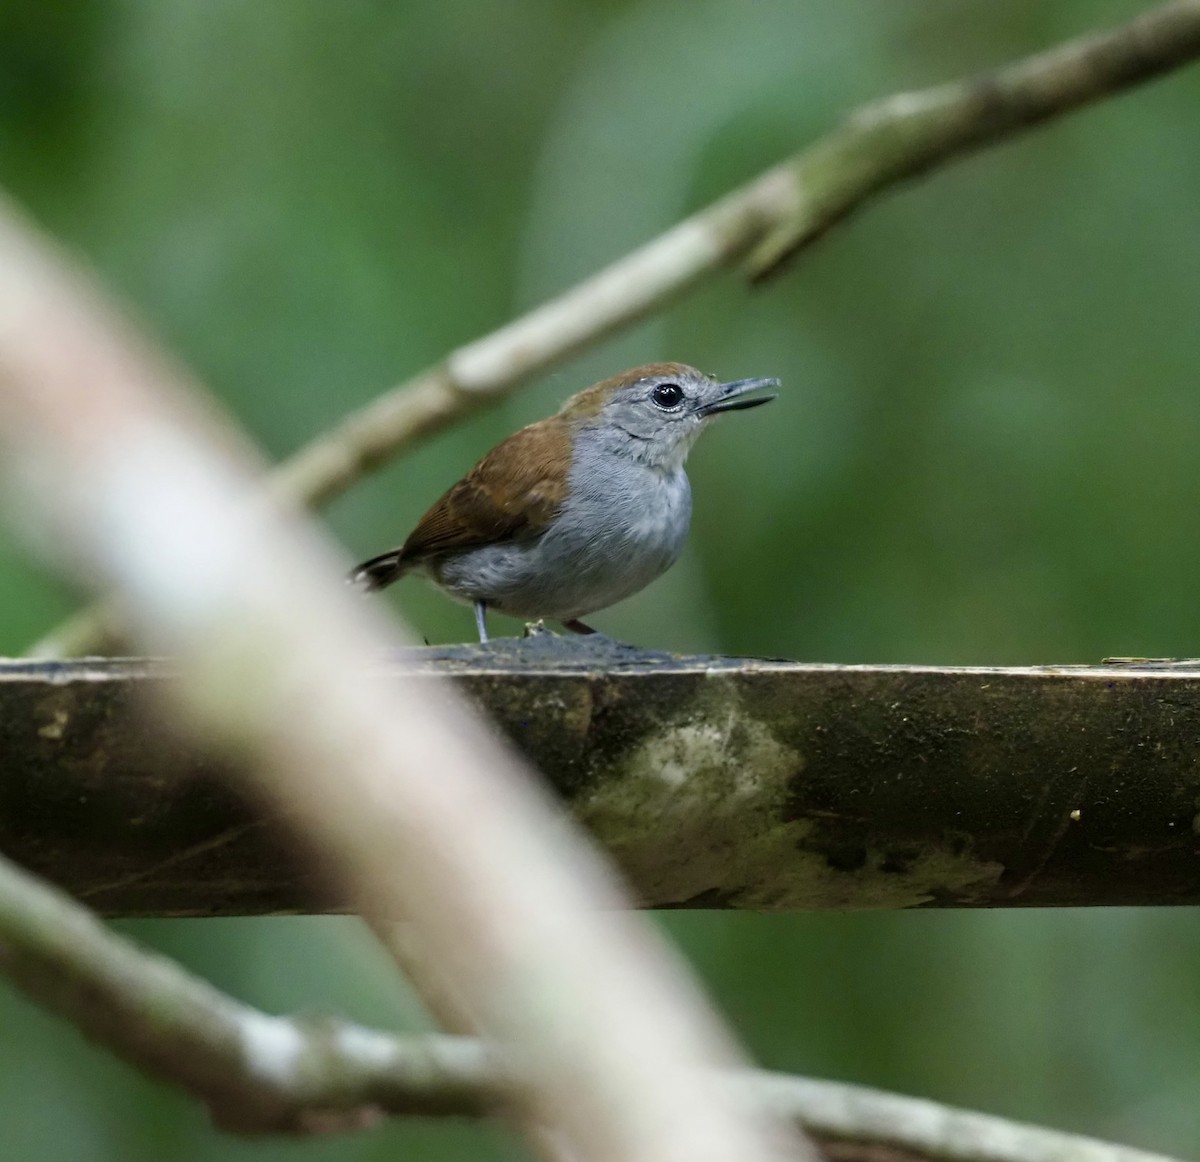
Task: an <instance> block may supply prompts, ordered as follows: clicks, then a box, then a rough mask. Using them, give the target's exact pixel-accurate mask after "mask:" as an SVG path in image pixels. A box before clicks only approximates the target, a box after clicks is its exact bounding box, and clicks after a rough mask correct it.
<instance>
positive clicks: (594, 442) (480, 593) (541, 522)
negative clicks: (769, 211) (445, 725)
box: [347, 363, 779, 642]
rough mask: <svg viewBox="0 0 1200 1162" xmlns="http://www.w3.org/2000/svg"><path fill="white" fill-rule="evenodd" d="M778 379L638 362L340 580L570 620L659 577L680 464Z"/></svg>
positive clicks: (681, 503)
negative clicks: (432, 588)
mask: <svg viewBox="0 0 1200 1162" xmlns="http://www.w3.org/2000/svg"><path fill="white" fill-rule="evenodd" d="M778 386H779V380H778V379H775V378H766V379H736V380H733V381H732V382H726V383H722V382H719V381H718V380H717V379H716V378H714V377H713V376H710V375H705V374H704V373H703V372H701V371H697V370H696V368H694V367H689V366H688V365H687V364H685V363H647V364H644V365H642V366H640V367H634V368H632V369H630V370H628V371H624V372H621V373H620V374H619V375H614V376H612V377H611V378H608V379H604V380H602V381H600V382H599V383H596V384H593V385H592V386H591V387H588V388H585V389H584V390H583V391H580V392H578V393H577V394H575V395H573V396H571V398H570V399H568V400H567V401H566V403H565V404H563V406H562V407H561V408H560V409H559V411H558V412H556V413H555V414H554V415H552V416H549V417H547V418H546V419H543V420H538V421H537V422H536V423H532V424H529V425H528V426H527V427H524V428H521V429H520V431H518V432H515V433H514V434H513V435H511V436H509V437H508V439H506V440H503V441H502V442H501V443H499V444H497V445H496V447H495V448H493V449H492V450H491V451H490V452H489V453H488V454H487V455H486V456H484V457H483V459H482V460H480V461H479V462H478V463H477V464H476V465H475V467H474V468H472V469H471V471H470V472H468V473H467V474H466V476H464V477H463V478H462V479H461V480H460V481H458V483H457V484H454V485H453V486H451V487H450V488H449V489H447V490H446V492H444V493H443V494H442V496H441V497H440V498H439V499H438V500H437V501H436V503H435V504H434V505H433V507H432V508H430V509H429V511H428V512H426V513H425V515H424V516H423V517H422V518H421V519H420V521H419V522H418V523H417V526H416V528H415V529H413V531H412V532H411V533H410V534H409V536H408V538H407V540H405V542H404V543H403V544H402V545H401V546H400V547H399V548H395V549H389V550H388V551H387V552H386V553H380V554H379V555H378V556H376V557H372V558H370V559H369V560H367V561H363V562H362V564H360V565H358V566H356V567H355V568H354V569H353V570H352V571H351V572H350V574H349V577H348V578H347V580H348V581H349V582H350V583H351V584H353V585H354V586H356V587H357V588H358V589H360V590H362V591H364V592H367V593H370V592H375V591H376V590H380V589H383V588H385V587H386V586H388V585H391V584H392V583H393V582H394V581H398V580H399V579H400V578H401V577H403V576H405V574H407V573H410V572H413V573H421V574H424V575H425V576H426V577H427V578H428V579H429V580H430V581H432V582H433V583H434V585H436V586H437V587H438V588H439V589H441V590H442V591H443V592H444V593H446V594H447V595H448V596H450V597H451V598H454V599H455V600H458V601H460V602H463V603H465V604H468V605H472V606H474V609H475V626H476V629H477V631H478V634H479V640H480V641H481V642H486V641H487V640H488V632H487V611H488V610H489V609H493V610H497V611H498V612H500V613H506V614H509V615H511V616H514V617H518V618H524V619H525V620H526V621H535V620H551V621H557V622H559V623H560V624H562V625H563V626H564V628H566V629H567V630H569V631H571V632H573V633H578V634H590V633H594V632H596V631H595V630H593V629H592V627H591V626H589V625H588V624H587V623H585V622H584V621H582V620H581V619H582V618H584V617H586V616H588V615H589V614H592V613H595V612H596V611H598V610H602V609H606V608H608V606H610V605H615V604H616V603H617V602H618V601H622V600H624V599H625V598H626V597H629V596H631V595H633V594H634V593H637V592H638V591H639V590H641V589H643V588H645V586H647V585H649V584H650V582H651V581H653V580H655V578H657V577H659V576H661V575H662V574H663V573H664V572H666V570H667V569H669V568H670V567H671V566H672V565H673V564H674V563H675V561H676V559H677V558H678V557H679V554H680V552H681V551H682V549H683V544H684V541H685V540H686V538H687V532H688V526H689V524H690V522H691V514H692V492H691V485H690V484H689V483H688V478H687V473H686V472H685V471H684V463H685V461H686V460H687V456H688V452H689V451H691V448H692V445H693V444H694V443H695V442H696V439H697V437H698V436H699V435H700V433H701V432H702V431H703V430H704V429H705V428H706V427H707V426H708V424H709V423H710V422H711V421H712V419H713V418H714V417H715V416H718V415H721V414H723V413H725V412H732V411H741V410H744V409H746V408H753V407H758V406H759V405H761V404H764V403H768V402H769V401H770V400H772V399H774V398H775V395H773V394H772V395H763V394H756V395H751V394H749V393H751V392H757V391H758V390H759V389H761V388H768V387H778Z"/></svg>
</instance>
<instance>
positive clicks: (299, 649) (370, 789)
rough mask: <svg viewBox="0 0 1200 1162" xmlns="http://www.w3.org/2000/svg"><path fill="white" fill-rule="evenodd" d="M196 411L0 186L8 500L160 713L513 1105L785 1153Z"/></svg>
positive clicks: (509, 777)
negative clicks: (168, 682)
mask: <svg viewBox="0 0 1200 1162" xmlns="http://www.w3.org/2000/svg"><path fill="white" fill-rule="evenodd" d="M200 413H201V409H200V408H199V407H198V405H197V404H196V403H195V402H194V400H193V399H192V398H191V396H190V395H189V393H188V392H187V390H186V386H185V385H184V384H183V383H182V381H181V379H180V377H178V376H177V375H174V374H172V372H171V371H170V369H169V368H168V367H166V365H165V364H164V363H163V362H162V361H161V360H159V359H156V358H153V357H152V356H151V355H150V354H149V353H147V352H146V351H145V350H144V349H143V347H142V345H141V344H140V343H139V342H138V341H137V340H136V338H135V337H133V336H131V335H130V334H129V333H128V329H127V327H126V326H125V325H124V324H123V323H121V322H120V321H119V320H118V319H116V318H115V317H114V316H113V314H112V313H111V311H109V310H108V309H107V308H106V307H105V305H104V304H103V303H101V302H100V301H98V296H97V295H96V293H95V292H94V291H92V290H90V289H89V288H86V287H85V286H84V285H83V283H82V280H81V279H80V277H79V276H78V274H77V273H76V272H74V271H73V270H71V269H70V268H69V266H68V264H67V263H66V262H65V260H63V259H62V258H61V257H60V256H57V255H56V254H54V252H53V251H52V249H51V248H50V246H49V244H48V243H47V242H45V241H44V240H42V239H40V238H39V237H38V236H37V235H36V234H35V233H34V232H33V231H32V229H31V228H30V227H28V226H27V225H26V224H25V223H24V222H23V221H22V220H21V219H20V218H19V216H18V215H17V214H16V213H15V211H11V210H8V209H7V208H3V209H0V436H2V437H3V439H4V440H5V441H6V444H7V455H6V456H5V457H4V460H3V465H4V469H5V470H6V472H7V473H8V475H9V482H10V485H14V486H15V487H16V488H17V489H18V490H19V493H18V494H19V495H20V497H21V502H20V508H21V513H22V517H23V519H24V521H25V523H26V526H27V527H33V528H34V529H41V531H42V533H43V543H47V544H53V545H55V546H57V547H60V548H63V547H66V548H69V553H68V554H67V555H68V556H69V557H70V558H71V559H72V561H73V563H75V564H76V565H77V571H78V572H79V573H80V575H81V576H84V577H86V578H88V579H89V580H91V581H92V582H93V583H96V582H97V581H102V582H104V583H106V584H108V585H111V586H112V587H113V588H114V589H115V590H116V591H118V592H122V593H124V594H125V596H126V597H127V599H128V610H129V613H128V617H129V625H130V630H131V632H132V633H133V634H134V636H135V640H137V641H139V642H140V643H142V644H143V645H144V646H145V647H147V648H148V649H149V650H150V651H151V652H159V651H161V652H165V653H169V654H172V655H174V657H175V659H176V664H177V665H178V667H179V681H178V682H177V683H173V684H172V690H171V698H172V699H173V707H174V709H175V711H176V712H177V714H178V715H179V717H180V719H181V721H184V722H186V723H187V724H188V725H190V726H191V727H192V728H193V729H194V730H195V731H196V732H197V733H198V735H199V736H200V737H201V738H203V739H205V740H206V741H208V742H209V743H210V744H211V745H220V746H221V747H223V748H224V749H225V750H226V751H227V752H229V753H231V754H233V755H236V756H237V757H238V758H239V759H240V760H241V763H242V765H243V766H244V767H245V768H246V769H247V770H248V771H249V773H251V774H252V775H253V776H254V778H255V785H256V786H257V787H258V788H259V789H260V790H261V791H262V792H263V793H264V794H266V795H268V796H270V797H271V798H273V799H275V800H277V801H279V802H283V803H286V804H287V806H288V809H289V811H290V813H291V816H292V818H293V819H294V820H295V822H296V825H297V826H298V827H300V828H301V829H302V830H304V831H305V832H307V833H308V834H309V835H311V836H313V837H314V838H315V839H317V840H318V842H319V845H320V847H321V849H322V851H323V852H324V853H325V854H326V856H327V858H328V862H329V865H330V869H331V871H335V872H336V873H337V874H338V875H339V877H340V878H341V879H342V881H343V883H344V884H345V885H346V886H347V887H348V888H349V893H350V895H351V897H352V898H353V900H354V901H355V903H356V905H357V907H358V908H359V910H361V911H362V912H363V913H364V914H365V915H367V916H368V917H370V918H373V919H375V920H380V919H385V918H386V919H402V920H405V921H407V922H408V923H409V924H410V925H411V926H412V931H413V933H414V934H415V936H416V938H417V939H419V941H420V943H421V946H422V948H423V949H424V950H425V951H426V952H427V956H428V963H429V964H431V965H433V966H434V967H435V969H436V971H437V972H438V973H439V976H440V979H439V982H438V983H439V985H440V986H442V987H443V988H444V991H445V995H448V996H450V997H452V998H453V1000H454V1002H455V1005H456V1007H457V1008H458V1009H459V1010H460V1011H462V1012H464V1013H467V1014H468V1015H469V1019H470V1021H471V1024H472V1026H473V1027H474V1028H475V1029H478V1030H479V1031H480V1032H481V1033H483V1034H484V1035H485V1036H486V1037H487V1038H488V1040H489V1042H490V1043H492V1044H494V1045H495V1046H497V1048H498V1049H499V1050H501V1051H503V1052H504V1053H505V1054H506V1056H507V1055H508V1054H511V1055H512V1060H514V1061H516V1062H519V1065H520V1074H519V1084H518V1085H516V1086H515V1087H514V1089H513V1091H512V1092H511V1094H510V1096H511V1099H512V1103H513V1105H514V1107H515V1108H517V1109H518V1110H519V1112H520V1116H521V1117H522V1119H523V1120H524V1122H525V1123H526V1124H527V1125H528V1126H530V1127H540V1126H548V1127H552V1128H553V1129H554V1131H555V1133H556V1134H557V1135H559V1136H560V1139H561V1141H562V1142H563V1143H564V1145H565V1148H566V1149H567V1150H568V1151H569V1152H570V1153H571V1155H572V1156H573V1157H575V1158H578V1159H580V1160H583V1162H589V1160H590V1162H618V1160H619V1162H674V1160H679V1162H683V1160H684V1159H687V1160H688V1162H695V1160H697V1159H699V1160H701V1162H703V1160H706V1159H713V1160H714V1162H715V1160H717V1159H728V1158H739V1159H746V1160H755V1159H768V1158H770V1159H782V1158H801V1157H805V1156H806V1149H805V1147H804V1146H803V1144H802V1142H801V1141H800V1139H799V1138H797V1137H793V1136H792V1135H791V1134H790V1133H786V1134H785V1133H784V1132H783V1131H782V1128H781V1127H780V1126H778V1125H776V1124H774V1123H772V1122H769V1121H768V1120H767V1119H766V1118H764V1117H760V1116H757V1115H756V1114H753V1113H752V1112H751V1111H749V1110H748V1109H746V1108H745V1107H744V1105H743V1104H742V1103H740V1102H738V1101H737V1100H736V1099H735V1098H734V1097H733V1095H731V1094H730V1093H729V1092H728V1089H727V1087H722V1086H720V1085H719V1084H718V1083H717V1081H716V1076H717V1075H716V1073H715V1072H714V1070H715V1069H716V1068H717V1067H719V1066H721V1065H722V1064H726V1065H727V1064H730V1063H733V1062H736V1061H737V1059H738V1058H737V1054H736V1052H735V1051H734V1050H733V1048H732V1047H731V1045H730V1044H729V1042H728V1040H727V1038H726V1036H725V1035H724V1033H723V1031H722V1030H721V1029H720V1027H719V1026H718V1025H717V1023H716V1022H715V1020H714V1019H713V1018H712V1016H711V1014H710V1013H709V1012H708V1010H707V1008H706V1006H705V1005H704V1003H703V1001H702V1000H701V998H700V997H699V994H698V992H697V990H696V987H695V985H694V983H693V981H692V979H691V977H690V976H689V975H688V974H687V972H686V969H685V968H684V967H683V966H682V964H681V963H680V962H679V961H678V960H677V959H676V958H674V957H673V956H671V955H670V953H669V952H668V950H667V948H666V946H665V945H664V944H663V943H662V942H661V941H660V940H659V939H658V938H657V937H655V936H654V934H653V933H652V931H651V930H650V929H649V928H647V927H645V926H644V925H643V923H642V921H641V920H640V919H638V918H637V917H636V915H635V914H633V913H631V912H630V911H629V910H628V909H629V907H630V901H629V900H628V899H627V898H626V896H625V895H624V894H623V893H622V892H621V891H620V890H619V889H618V888H617V887H616V886H615V885H614V884H613V882H612V881H611V879H610V877H609V874H608V870H607V867H606V866H605V865H603V864H601V862H600V860H599V858H598V857H597V856H596V855H595V853H594V852H593V850H592V849H591V848H590V847H588V846H586V845H585V844H584V842H583V841H582V840H580V839H577V838H576V836H575V833H574V832H573V830H572V829H570V828H569V827H568V826H567V824H566V823H565V821H564V820H563V819H562V818H561V816H560V814H559V813H558V812H556V811H555V810H554V808H553V807H552V806H551V805H550V804H549V802H548V801H547V799H546V797H545V794H544V792H543V791H542V790H541V789H540V788H539V787H538V785H537V784H536V782H535V781H534V780H533V779H532V778H531V777H530V772H529V771H528V769H527V768H525V767H524V766H523V765H522V764H521V763H520V762H519V761H518V760H517V759H516V758H515V757H514V755H513V754H512V752H511V751H510V750H509V749H508V748H507V747H505V746H503V745H502V744H501V743H500V741H499V739H498V738H497V737H496V735H495V734H494V733H493V732H492V731H491V730H490V729H489V728H488V727H487V726H485V725H484V724H483V723H482V722H481V721H480V720H479V719H477V718H476V717H475V716H474V715H472V714H471V713H469V712H468V710H467V708H466V706H465V704H464V703H463V702H462V700H461V698H460V697H459V696H457V695H456V694H455V693H454V691H452V690H451V689H449V688H446V687H441V688H437V689H435V688H432V687H427V688H423V689H422V688H418V687H413V688H411V689H406V690H404V691H403V693H401V692H400V691H398V690H397V689H396V688H395V687H394V685H389V684H388V683H387V682H386V681H385V680H384V679H383V676H382V675H380V674H378V673H375V672H373V670H372V663H373V661H374V660H375V659H377V657H378V651H379V650H380V649H381V648H382V649H387V648H389V647H392V646H395V645H396V644H397V638H396V636H395V634H394V632H393V631H392V630H391V629H390V627H389V626H388V625H387V624H386V623H385V622H384V621H383V620H382V618H381V616H380V615H379V613H378V611H377V610H374V609H372V608H371V607H369V606H366V605H364V604H363V603H361V602H360V601H356V600H354V598H353V595H352V594H350V593H349V592H348V591H347V590H346V587H345V586H344V585H343V584H342V583H341V573H342V566H341V563H340V562H338V561H337V560H335V559H334V557H333V555H332V553H330V552H329V551H328V550H327V549H326V547H325V546H324V544H323V543H320V542H318V541H317V540H316V537H315V534H314V533H312V532H311V531H310V530H309V529H308V528H306V527H304V526H302V525H300V524H299V523H298V522H297V521H296V520H295V519H294V518H293V517H292V516H291V515H290V514H288V513H285V512H284V511H282V510H279V511H276V510H275V509H274V508H273V507H272V506H268V505H263V504H261V503H256V502H255V497H256V496H257V497H261V490H260V489H259V486H258V484H257V483H256V480H255V477H254V465H253V461H252V459H251V457H250V456H249V455H248V454H242V453H240V452H236V445H237V441H236V440H234V439H233V438H231V437H228V438H224V437H223V438H221V439H220V441H219V442H218V440H214V439H213V438H211V437H209V436H206V434H205V432H206V430H212V429H213V428H214V426H215V423H214V419H213V417H212V416H211V415H209V414H207V413H205V414H203V415H201V414H200ZM221 444H224V445H225V446H226V448H233V449H235V453H234V454H230V453H229V452H228V451H225V452H223V451H222V450H221V448H220V445H221ZM239 460H240V461H241V463H238V461H239ZM46 533H49V534H50V535H48V536H47V535H45V534H46ZM417 983H418V986H420V985H421V984H422V983H427V982H422V981H420V980H418V982H417Z"/></svg>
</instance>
